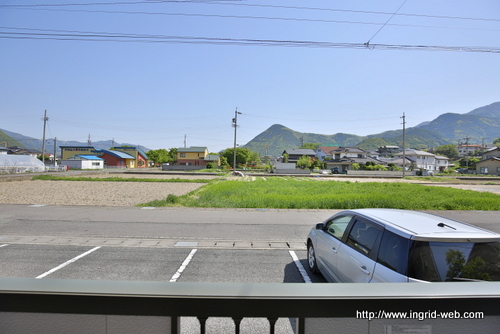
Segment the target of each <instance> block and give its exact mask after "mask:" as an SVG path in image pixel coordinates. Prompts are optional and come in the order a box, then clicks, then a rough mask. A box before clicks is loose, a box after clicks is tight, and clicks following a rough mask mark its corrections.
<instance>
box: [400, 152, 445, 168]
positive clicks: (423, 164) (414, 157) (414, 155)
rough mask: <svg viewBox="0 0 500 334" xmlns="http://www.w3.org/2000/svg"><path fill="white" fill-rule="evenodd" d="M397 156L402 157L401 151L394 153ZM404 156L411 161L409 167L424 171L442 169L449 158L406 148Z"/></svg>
mask: <svg viewBox="0 0 500 334" xmlns="http://www.w3.org/2000/svg"><path fill="white" fill-rule="evenodd" d="M394 156H395V157H397V158H402V157H403V152H398V153H396V154H394ZM404 156H405V157H406V158H407V159H409V160H410V161H411V165H410V166H408V167H407V168H409V169H424V170H426V171H443V170H444V169H446V168H447V167H448V161H449V159H448V158H447V157H443V156H436V155H434V154H432V153H429V152H425V151H419V150H414V149H407V150H405V152H404Z"/></svg>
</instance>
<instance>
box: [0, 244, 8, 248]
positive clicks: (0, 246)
mask: <svg viewBox="0 0 500 334" xmlns="http://www.w3.org/2000/svg"><path fill="white" fill-rule="evenodd" d="M8 245H9V244H3V245H0V248H2V247H5V246H8Z"/></svg>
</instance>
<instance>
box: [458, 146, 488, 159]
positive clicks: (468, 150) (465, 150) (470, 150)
mask: <svg viewBox="0 0 500 334" xmlns="http://www.w3.org/2000/svg"><path fill="white" fill-rule="evenodd" d="M457 150H458V154H459V155H460V157H466V156H468V155H474V153H475V152H476V151H481V150H483V147H482V146H481V145H465V144H460V145H457Z"/></svg>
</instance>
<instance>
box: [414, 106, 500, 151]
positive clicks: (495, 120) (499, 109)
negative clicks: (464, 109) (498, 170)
mask: <svg viewBox="0 0 500 334" xmlns="http://www.w3.org/2000/svg"><path fill="white" fill-rule="evenodd" d="M419 128H420V129H426V130H431V131H435V132H439V133H440V134H441V135H442V136H443V137H445V138H446V139H448V140H450V141H451V142H453V143H457V142H459V141H460V142H465V141H466V138H468V140H467V141H468V142H469V143H475V144H481V143H482V141H483V139H485V140H486V142H492V141H493V139H495V138H498V137H500V102H496V103H492V104H490V105H487V106H484V107H481V108H477V109H474V110H472V111H471V112H469V113H466V114H454V113H447V114H443V115H440V116H439V117H438V118H436V119H435V120H433V121H431V122H429V123H426V124H421V125H420V126H419Z"/></svg>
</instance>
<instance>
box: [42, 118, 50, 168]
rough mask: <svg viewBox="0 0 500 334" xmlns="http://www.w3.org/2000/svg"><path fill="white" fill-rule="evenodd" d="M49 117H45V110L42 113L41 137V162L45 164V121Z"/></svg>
mask: <svg viewBox="0 0 500 334" xmlns="http://www.w3.org/2000/svg"><path fill="white" fill-rule="evenodd" d="M48 120H49V118H48V117H47V110H45V113H44V115H43V137H42V162H43V163H44V164H45V129H46V127H47V121H48Z"/></svg>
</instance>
